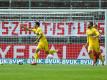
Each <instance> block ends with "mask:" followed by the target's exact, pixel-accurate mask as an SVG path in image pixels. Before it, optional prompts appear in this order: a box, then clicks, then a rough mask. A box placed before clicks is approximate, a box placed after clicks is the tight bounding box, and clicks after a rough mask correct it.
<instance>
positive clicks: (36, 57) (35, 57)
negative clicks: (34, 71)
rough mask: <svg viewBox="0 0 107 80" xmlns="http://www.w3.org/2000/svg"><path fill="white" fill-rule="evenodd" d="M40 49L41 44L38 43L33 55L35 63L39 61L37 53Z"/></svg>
mask: <svg viewBox="0 0 107 80" xmlns="http://www.w3.org/2000/svg"><path fill="white" fill-rule="evenodd" d="M41 49H42V44H41V43H40V42H39V43H38V46H37V48H36V51H35V53H34V59H35V60H36V62H37V60H38V59H39V51H40V50H41ZM32 64H33V65H35V64H37V63H32Z"/></svg>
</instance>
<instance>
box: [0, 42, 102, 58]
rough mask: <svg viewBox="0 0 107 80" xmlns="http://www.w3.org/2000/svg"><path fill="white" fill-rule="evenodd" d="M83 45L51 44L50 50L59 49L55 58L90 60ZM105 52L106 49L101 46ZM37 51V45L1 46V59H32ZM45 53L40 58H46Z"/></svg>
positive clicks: (41, 53)
mask: <svg viewBox="0 0 107 80" xmlns="http://www.w3.org/2000/svg"><path fill="white" fill-rule="evenodd" d="M82 46H83V44H49V48H50V49H58V50H59V53H58V54H54V57H55V58H61V59H62V58H63V59H77V58H83V57H85V58H89V56H88V53H87V50H86V48H84V47H82ZM101 49H102V51H103V52H104V47H103V46H101ZM35 50H36V45H29V44H0V58H32V56H33V55H34V52H35ZM46 56H47V55H46V54H45V52H44V51H40V54H39V57H40V58H42V59H45V58H46Z"/></svg>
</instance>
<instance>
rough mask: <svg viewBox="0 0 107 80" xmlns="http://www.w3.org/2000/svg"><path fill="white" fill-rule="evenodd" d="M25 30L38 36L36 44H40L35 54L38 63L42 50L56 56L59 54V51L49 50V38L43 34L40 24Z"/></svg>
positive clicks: (36, 23) (37, 23)
mask: <svg viewBox="0 0 107 80" xmlns="http://www.w3.org/2000/svg"><path fill="white" fill-rule="evenodd" d="M22 28H25V27H23V26H22ZM25 29H26V30H30V31H32V32H34V34H36V36H37V38H36V41H35V42H34V43H35V44H37V43H38V45H37V48H36V51H35V54H34V58H35V59H36V61H37V59H38V56H39V51H40V50H44V51H45V53H46V54H54V53H57V52H58V50H49V47H48V41H47V38H46V36H45V35H44V33H43V32H42V29H41V28H40V23H39V22H35V25H34V27H33V28H25ZM35 64H36V63H32V65H35Z"/></svg>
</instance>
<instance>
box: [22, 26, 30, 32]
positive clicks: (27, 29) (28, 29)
mask: <svg viewBox="0 0 107 80" xmlns="http://www.w3.org/2000/svg"><path fill="white" fill-rule="evenodd" d="M21 28H23V29H25V30H26V31H32V28H27V27H24V26H21Z"/></svg>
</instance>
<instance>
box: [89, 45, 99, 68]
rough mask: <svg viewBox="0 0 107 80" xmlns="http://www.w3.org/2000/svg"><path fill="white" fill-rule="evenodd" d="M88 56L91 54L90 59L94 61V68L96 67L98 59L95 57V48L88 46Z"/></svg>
mask: <svg viewBox="0 0 107 80" xmlns="http://www.w3.org/2000/svg"><path fill="white" fill-rule="evenodd" d="M88 54H89V57H90V59H92V60H93V66H94V65H95V64H96V62H97V59H96V56H95V52H94V50H93V46H88Z"/></svg>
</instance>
